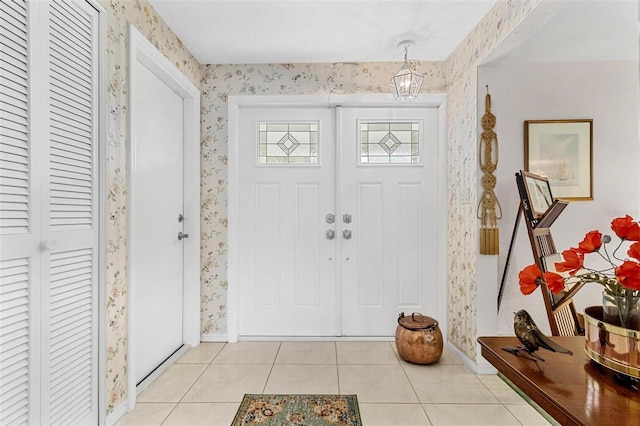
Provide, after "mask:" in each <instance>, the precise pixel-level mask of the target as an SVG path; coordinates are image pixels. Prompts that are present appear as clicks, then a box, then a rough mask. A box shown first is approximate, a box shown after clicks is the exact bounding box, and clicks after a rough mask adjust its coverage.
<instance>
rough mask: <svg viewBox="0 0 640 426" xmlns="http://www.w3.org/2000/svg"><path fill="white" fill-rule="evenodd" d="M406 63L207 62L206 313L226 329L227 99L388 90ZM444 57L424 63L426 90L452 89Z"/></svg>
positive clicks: (208, 323) (210, 328)
mask: <svg viewBox="0 0 640 426" xmlns="http://www.w3.org/2000/svg"><path fill="white" fill-rule="evenodd" d="M400 65H401V64H400V63H375V64H374V63H362V64H357V65H356V64H277V65H276V64H268V65H203V66H202V68H201V75H202V80H201V83H200V90H201V97H202V102H201V105H202V116H201V136H202V145H201V164H200V167H201V189H200V191H201V192H200V197H201V203H202V209H201V244H202V246H201V265H202V274H201V291H202V293H201V300H202V306H201V315H202V317H201V319H202V333H203V334H226V329H227V326H226V313H227V309H226V303H227V300H226V295H227V269H226V268H227V192H226V191H227V130H228V129H227V99H228V97H229V96H231V95H276V94H282V95H287V94H288V95H293V94H296V95H311V94H327V93H360V94H362V93H388V85H389V79H390V77H391V76H392V75H393V74H394V73H395V72H396V71H398V69H399V68H400ZM441 67H442V63H422V64H421V65H420V67H419V70H420V72H423V73H425V74H426V75H425V80H424V82H423V85H422V89H421V92H423V93H428V92H431V93H442V92H444V91H445V90H446V87H445V76H444V74H443V73H442V71H441Z"/></svg>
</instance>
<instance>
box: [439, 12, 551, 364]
mask: <svg viewBox="0 0 640 426" xmlns="http://www.w3.org/2000/svg"><path fill="white" fill-rule="evenodd" d="M541 1H542V0H532V1H514V0H509V1H500V2H497V3H496V4H495V6H494V7H493V8H492V9H491V10H490V11H489V13H488V14H487V15H486V16H485V17H484V19H483V20H482V21H481V22H480V23H479V24H478V26H477V27H476V28H475V29H474V30H473V31H472V32H471V33H469V35H468V36H467V37H466V38H465V40H464V41H463V42H462V43H461V44H460V45H459V46H458V48H457V49H456V50H455V51H454V52H453V54H451V56H449V58H448V59H447V60H446V61H445V63H444V71H445V73H446V75H447V86H448V87H447V150H448V153H447V168H448V171H447V195H448V199H449V205H448V215H449V218H448V231H449V249H448V253H447V255H448V260H449V268H448V272H449V283H448V286H447V288H448V300H447V306H448V309H449V312H448V316H447V325H448V327H449V330H448V334H449V335H448V336H447V337H448V340H449V342H450V343H452V344H453V345H455V346H456V347H457V348H458V349H460V350H461V351H462V352H464V353H465V354H466V355H467V356H468V357H469V358H471V359H472V360H477V358H476V357H477V356H478V354H477V353H476V339H477V337H478V336H477V325H476V295H477V290H478V289H477V276H476V273H477V256H478V252H479V248H478V247H479V246H478V244H479V243H478V236H477V229H478V226H479V225H478V220H477V219H476V208H477V196H478V194H477V193H476V191H477V185H478V168H479V165H478V158H477V151H478V122H477V96H478V89H477V74H478V73H477V67H478V65H480V64H481V63H482V61H483V60H484V58H486V57H487V56H488V55H489V54H490V53H491V52H492V51H493V50H494V49H495V48H496V46H497V45H498V44H499V43H500V42H502V41H503V40H504V39H505V37H506V36H507V35H509V34H510V33H511V32H512V31H513V29H514V28H515V27H517V26H518V24H520V23H521V22H522V20H523V19H524V18H525V17H526V16H527V15H529V13H531V11H532V10H533V9H535V7H537V6H538V5H539V4H540V2H541ZM467 188H469V189H470V190H471V194H470V197H469V198H470V200H469V202H468V203H464V202H463V200H462V196H461V195H462V191H465V190H467ZM496 284H497V283H496Z"/></svg>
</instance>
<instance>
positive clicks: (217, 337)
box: [200, 333, 229, 342]
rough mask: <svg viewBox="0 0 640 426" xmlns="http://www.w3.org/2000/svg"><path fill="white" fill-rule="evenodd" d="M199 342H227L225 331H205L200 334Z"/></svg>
mask: <svg viewBox="0 0 640 426" xmlns="http://www.w3.org/2000/svg"><path fill="white" fill-rule="evenodd" d="M200 341H201V342H228V341H229V337H228V336H227V333H206V334H200Z"/></svg>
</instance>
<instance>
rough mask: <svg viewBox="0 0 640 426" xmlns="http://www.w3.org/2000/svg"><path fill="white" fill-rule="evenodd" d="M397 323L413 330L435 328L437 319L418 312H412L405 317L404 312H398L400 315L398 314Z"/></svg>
mask: <svg viewBox="0 0 640 426" xmlns="http://www.w3.org/2000/svg"><path fill="white" fill-rule="evenodd" d="M398 324H400V325H401V326H403V327H404V328H406V329H407V330H415V331H417V330H435V329H437V328H438V321H436V320H435V319H433V318H431V317H428V316H426V315H422V314H421V313H418V312H414V313H412V314H411V316H410V317H405V316H404V312H400V315H399V316H398Z"/></svg>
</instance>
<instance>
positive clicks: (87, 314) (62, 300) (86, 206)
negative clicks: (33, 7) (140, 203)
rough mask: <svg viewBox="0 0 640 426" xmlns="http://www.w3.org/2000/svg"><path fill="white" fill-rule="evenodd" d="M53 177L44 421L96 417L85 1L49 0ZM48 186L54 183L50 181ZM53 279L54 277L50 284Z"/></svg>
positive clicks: (93, 61) (90, 45) (92, 33)
mask: <svg viewBox="0 0 640 426" xmlns="http://www.w3.org/2000/svg"><path fill="white" fill-rule="evenodd" d="M49 8H50V9H49V14H48V21H49V22H48V24H49V42H48V49H47V52H48V58H47V59H48V62H49V73H50V75H49V84H48V87H47V91H48V96H49V99H50V105H49V143H50V146H49V156H48V162H47V163H48V165H49V175H48V182H47V183H45V184H44V185H43V186H44V187H43V196H44V199H45V200H47V201H48V202H47V203H43V205H46V206H48V207H49V212H48V213H49V214H48V215H46V216H43V217H42V231H43V240H44V241H46V244H47V245H48V247H47V248H48V250H47V251H45V253H44V255H43V259H42V264H43V273H44V275H45V276H46V277H47V279H45V280H43V295H46V296H47V297H46V299H45V300H47V305H48V309H47V308H45V309H44V312H45V313H46V314H48V316H49V317H48V318H45V320H46V324H47V325H48V326H49V329H48V330H47V331H48V337H49V341H48V342H43V350H45V351H48V360H49V364H48V365H47V366H46V367H48V368H47V369H46V370H45V369H43V379H44V378H45V377H46V379H45V380H44V383H43V384H42V390H43V394H44V395H46V396H47V397H48V399H47V398H43V399H44V401H43V419H47V420H48V421H49V423H50V424H52V425H53V424H60V425H71V424H78V423H87V424H89V423H92V422H95V420H96V419H97V417H96V415H95V413H96V412H97V410H96V401H97V398H96V391H97V385H96V384H97V382H96V380H97V376H98V375H97V369H96V367H97V353H96V352H97V351H96V349H97V345H96V342H97V338H96V331H97V328H96V324H95V323H96V321H95V319H96V318H97V315H96V310H97V303H96V302H97V291H98V288H97V271H96V265H97V263H98V262H97V260H98V253H97V231H98V221H97V196H96V186H97V185H96V184H97V179H98V176H97V175H98V174H97V167H96V160H97V151H98V146H97V144H96V140H97V134H98V133H97V130H98V123H97V119H96V118H97V114H96V111H98V105H97V96H96V93H97V79H96V75H97V57H98V45H97V37H96V33H97V17H98V13H97V11H96V10H95V9H93V8H92V7H91V6H89V5H88V4H87V3H85V2H71V1H52V2H49ZM47 184H48V187H46V186H47ZM47 281H48V282H47Z"/></svg>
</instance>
